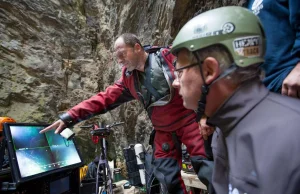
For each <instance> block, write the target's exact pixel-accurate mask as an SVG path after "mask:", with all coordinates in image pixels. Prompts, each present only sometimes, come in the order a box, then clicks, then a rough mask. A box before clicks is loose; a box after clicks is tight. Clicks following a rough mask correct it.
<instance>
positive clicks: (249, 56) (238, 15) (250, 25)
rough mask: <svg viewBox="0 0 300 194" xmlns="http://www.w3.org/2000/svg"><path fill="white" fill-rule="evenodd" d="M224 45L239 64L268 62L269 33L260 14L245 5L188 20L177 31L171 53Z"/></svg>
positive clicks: (212, 11) (207, 13)
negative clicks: (267, 41)
mask: <svg viewBox="0 0 300 194" xmlns="http://www.w3.org/2000/svg"><path fill="white" fill-rule="evenodd" d="M216 44H221V45H223V46H225V47H226V48H227V49H228V51H229V52H230V53H231V55H232V57H233V59H234V62H235V63H236V65H237V66H240V67H247V66H249V65H252V64H258V63H263V62H264V58H263V57H264V53H265V34H264V30H263V27H262V24H261V22H260V20H259V19H258V17H257V16H255V15H254V14H253V13H252V12H250V11H248V10H247V9H245V8H242V7H238V6H228V7H221V8H217V9H213V10H210V11H207V12H204V13H202V14H200V15H198V16H195V17H194V18H193V19H191V20H190V21H188V22H187V23H186V24H185V25H184V26H183V27H182V28H181V30H180V31H179V33H178V34H177V36H176V38H175V40H174V42H173V44H172V49H171V52H172V53H173V54H175V55H176V54H177V53H178V52H179V50H181V49H183V48H186V49H188V50H189V51H190V52H194V51H197V50H199V49H203V48H205V47H208V46H211V45H216Z"/></svg>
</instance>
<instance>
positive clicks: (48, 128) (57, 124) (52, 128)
mask: <svg viewBox="0 0 300 194" xmlns="http://www.w3.org/2000/svg"><path fill="white" fill-rule="evenodd" d="M59 125H60V123H59V121H56V122H55V123H53V124H52V125H49V126H48V127H46V128H45V129H43V130H41V131H40V133H45V132H47V131H50V130H54V129H56V130H57V129H58V128H59ZM55 132H56V131H55Z"/></svg>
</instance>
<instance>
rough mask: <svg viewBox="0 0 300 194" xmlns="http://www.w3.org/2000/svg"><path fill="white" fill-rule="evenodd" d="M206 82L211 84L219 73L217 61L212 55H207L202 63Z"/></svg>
mask: <svg viewBox="0 0 300 194" xmlns="http://www.w3.org/2000/svg"><path fill="white" fill-rule="evenodd" d="M202 68H203V74H204V79H205V83H206V84H211V83H212V82H213V81H214V80H215V79H217V77H218V76H219V74H220V67H219V63H218V61H217V60H216V59H215V58H213V57H207V58H206V59H205V60H204V61H203V64H202Z"/></svg>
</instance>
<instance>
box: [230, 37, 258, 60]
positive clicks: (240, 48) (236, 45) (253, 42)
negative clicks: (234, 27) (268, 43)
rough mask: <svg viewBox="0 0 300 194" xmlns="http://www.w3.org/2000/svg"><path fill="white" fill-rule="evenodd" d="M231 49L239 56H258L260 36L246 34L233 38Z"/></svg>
mask: <svg viewBox="0 0 300 194" xmlns="http://www.w3.org/2000/svg"><path fill="white" fill-rule="evenodd" d="M233 49H234V51H235V53H236V54H237V55H239V56H243V57H249V58H251V57H259V56H260V55H261V38H260V36H247V37H242V38H237V39H234V41H233Z"/></svg>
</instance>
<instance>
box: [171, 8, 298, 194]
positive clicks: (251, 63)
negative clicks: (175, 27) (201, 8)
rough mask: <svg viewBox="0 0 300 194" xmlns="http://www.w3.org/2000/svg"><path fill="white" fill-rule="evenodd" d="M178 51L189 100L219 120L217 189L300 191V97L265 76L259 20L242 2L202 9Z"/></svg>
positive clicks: (180, 81)
mask: <svg viewBox="0 0 300 194" xmlns="http://www.w3.org/2000/svg"><path fill="white" fill-rule="evenodd" d="M171 52H172V53H173V54H175V55H176V56H177V63H176V70H175V71H176V72H177V73H176V76H177V78H176V80H175V81H174V83H173V86H174V87H177V88H179V90H180V91H179V94H180V95H181V96H182V98H183V103H184V106H185V107H186V108H188V109H193V110H196V112H197V116H198V118H201V117H202V116H203V115H205V116H207V117H208V119H207V124H208V125H211V126H216V131H215V132H214V134H213V140H212V148H213V155H214V162H215V166H214V172H213V180H212V182H213V186H214V188H215V190H216V193H218V194H223V193H230V194H238V193H239V194H244V193H248V194H250V193H255V194H256V193H265V194H277V193H278V194H282V193H285V194H290V193H300V157H299V154H298V152H299V150H300V143H299V136H300V130H299V120H300V110H299V107H300V101H299V100H297V99H293V98H289V97H286V96H281V95H279V94H275V93H272V92H270V91H269V90H268V89H267V88H266V87H265V86H264V85H263V84H262V82H261V80H260V75H261V73H260V68H259V65H260V64H261V63H263V57H264V52H265V35H264V30H263V28H262V26H261V23H260V21H259V19H258V18H257V17H256V16H255V15H254V14H252V13H251V12H250V11H248V10H246V9H244V8H241V7H223V8H218V9H214V10H211V11H208V12H205V13H202V14H200V15H198V16H196V17H194V18H193V19H192V20H190V21H189V22H188V23H187V24H185V25H184V26H183V28H182V29H181V30H180V32H179V33H178V35H177V36H176V38H175V40H174V42H173V47H172V50H171Z"/></svg>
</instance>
